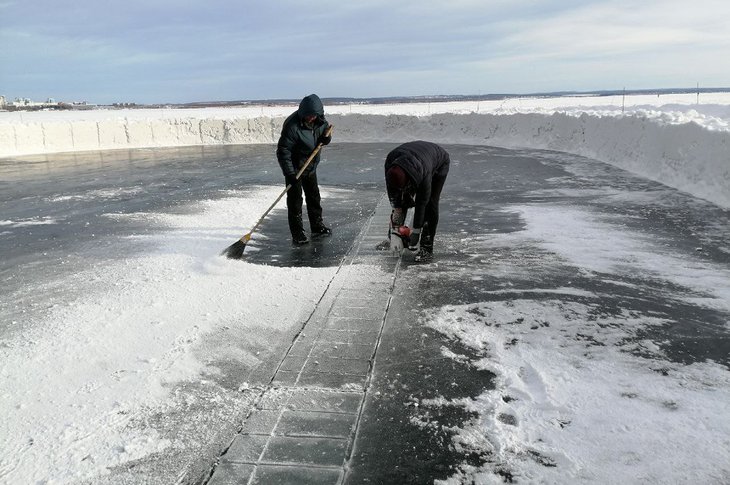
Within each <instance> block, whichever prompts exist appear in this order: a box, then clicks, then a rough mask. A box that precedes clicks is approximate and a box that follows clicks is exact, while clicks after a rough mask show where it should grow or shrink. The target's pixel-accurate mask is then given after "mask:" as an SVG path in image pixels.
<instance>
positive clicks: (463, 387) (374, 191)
mask: <svg viewBox="0 0 730 485" xmlns="http://www.w3.org/2000/svg"><path fill="white" fill-rule="evenodd" d="M391 148H393V145H377V144H362V145H359V144H341V145H338V144H336V143H333V145H332V146H331V147H328V148H327V152H326V159H325V161H324V162H323V165H322V166H321V169H320V172H319V173H320V176H319V179H320V184H321V185H322V186H323V187H330V188H335V189H336V188H343V189H347V190H344V191H342V192H336V194H337V195H335V196H334V197H332V198H330V199H326V200H324V201H323V205H324V210H325V219H326V221H327V222H328V223H329V224H330V225H331V226H332V228H333V230H334V234H333V236H332V237H330V238H320V239H316V240H314V241H313V242H312V244H309V245H307V246H304V247H300V248H296V247H293V246H292V245H291V243H290V241H289V236H288V231H287V230H286V219H285V218H286V215H285V211H279V212H276V213H274V214H272V217H271V219H270V223H267V224H265V225H264V226H263V227H262V229H261V233H262V234H263V235H264V236H266V237H263V238H261V240H260V241H257V242H255V243H254V244H256V248H257V251H252V252H251V253H250V254H248V255H247V256H246V258H247V261H249V262H252V263H255V264H267V265H280V266H294V267H297V266H337V267H338V268H340V269H339V270H338V273H337V276H336V277H335V279H334V280H333V282H332V283H331V284H330V287H329V288H328V290H327V292H326V294H325V295H323V299H322V302H321V303H320V305H318V308H317V310H316V311H315V313H314V314H313V315H312V317H311V318H310V319H309V320H308V321H307V323H306V324H305V326H304V327H303V328H302V329H297V330H296V331H295V332H294V333H292V334H291V335H288V336H284V337H283V339H282V342H281V343H279V344H277V345H275V346H273V347H272V349H271V351H270V352H269V353H268V354H267V355H266V358H264V359H263V361H262V363H261V364H260V365H259V366H258V367H257V368H255V369H249V370H248V371H249V372H250V374H249V379H250V380H251V382H253V383H254V384H257V385H259V386H260V387H259V388H258V389H257V391H256V392H257V394H256V395H252V396H249V399H247V400H243V401H242V402H241V407H240V410H239V413H238V415H237V416H235V417H232V418H231V419H232V420H234V421H235V420H237V419H242V422H243V425H242V426H241V427H240V429H235V428H236V427H235V426H228V427H227V428H225V429H224V430H223V431H221V432H220V433H218V434H217V435H216V436H214V437H211V438H210V441H211V443H213V445H211V446H210V447H208V448H206V450H207V451H206V452H207V453H208V455H207V456H202V457H200V456H199V457H196V458H195V459H194V460H193V461H194V462H195V463H194V464H193V465H190V466H189V468H190V473H189V474H188V475H187V478H185V480H187V481H188V482H189V483H195V482H197V483H210V484H218V485H219V484H226V483H348V484H355V483H433V481H434V480H436V479H445V478H447V477H449V476H450V475H451V474H452V473H453V472H454V470H455V467H456V466H457V465H460V464H464V463H467V464H471V465H475V466H479V465H481V464H484V463H486V462H487V461H488V456H486V455H485V454H484V453H483V452H470V453H465V452H463V451H458V450H456V449H455V448H454V447H453V446H449V443H450V440H451V437H452V435H453V433H454V431H453V430H454V429H456V428H459V427H461V426H463V425H464V424H465V423H466V422H468V421H469V420H470V419H471V418H473V415H471V414H470V413H469V412H467V411H465V410H463V409H459V408H455V407H444V408H441V409H440V410H439V411H435V412H436V413H437V414H435V415H432V416H431V422H432V423H436V424H434V425H433V426H416V425H414V423H413V418H414V416H416V413H415V412H414V406H413V405H411V404H413V403H417V402H419V401H420V400H423V399H428V398H438V397H443V398H446V399H458V398H460V397H476V396H478V395H479V394H480V393H481V392H482V391H483V390H484V389H488V388H490V387H491V386H493V377H494V376H493V375H492V374H490V373H489V372H487V371H483V370H478V369H476V368H475V367H474V366H473V365H471V364H470V362H469V360H464V361H458V360H454V359H447V358H445V357H444V356H443V352H442V349H443V348H444V347H446V348H448V349H449V350H450V351H452V352H454V353H456V354H461V355H465V356H467V357H473V359H477V358H478V356H476V355H473V351H471V350H470V349H468V348H465V347H464V346H463V345H461V344H459V343H458V342H455V341H448V340H446V339H444V337H443V336H441V335H439V334H437V333H436V332H434V331H433V330H430V329H428V328H425V327H423V326H422V325H421V324H420V323H419V317H421V316H423V315H427V314H429V313H430V312H433V311H435V310H436V309H438V308H440V307H442V306H443V305H446V304H451V305H462V304H469V303H477V302H483V301H490V300H491V299H494V298H496V297H495V296H494V295H495V291H499V290H503V289H505V288H509V289H510V291H512V292H514V293H515V295H517V296H519V292H520V290H521V289H524V291H525V292H526V293H527V292H529V291H530V290H531V289H533V288H542V289H550V288H562V287H566V286H569V287H572V288H575V289H578V290H585V291H591V292H596V293H600V294H602V295H607V296H605V297H604V298H603V300H602V301H601V306H602V311H603V312H605V313H608V314H618V313H620V312H623V311H629V312H632V311H635V312H640V313H651V314H652V315H655V316H657V317H658V318H666V319H668V320H671V321H672V322H674V323H673V324H672V325H669V326H662V327H651V328H647V329H644V330H641V331H640V332H639V333H638V334H637V335H635V337H634V338H636V340H637V341H640V340H644V339H650V340H652V341H654V342H655V343H656V345H658V346H659V347H661V349H662V350H663V351H664V354H665V355H666V358H667V359H669V360H671V361H675V362H681V363H692V362H704V361H714V362H717V363H720V364H722V365H724V366H727V367H729V368H730V357H729V356H730V336H729V335H728V330H727V322H728V314H727V313H726V312H724V311H723V310H713V309H711V308H707V307H703V306H700V305H696V304H692V303H690V302H688V301H680V300H668V299H667V298H666V293H665V292H664V291H663V290H666V289H667V288H666V287H667V285H669V283H667V282H665V281H659V280H656V279H654V278H652V277H651V276H650V275H647V274H644V273H642V272H641V271H637V272H635V273H633V274H632V273H628V274H624V275H620V276H617V275H612V277H611V278H610V279H607V278H600V277H596V275H595V274H592V275H587V274H585V273H584V272H581V271H577V270H576V268H575V267H571V266H570V265H568V264H566V265H564V266H562V267H558V268H554V269H552V270H550V271H532V270H531V268H532V267H533V266H534V263H535V262H536V261H539V260H540V258H543V257H544V256H545V254H544V250H543V249H540V248H537V247H534V248H525V247H520V248H510V247H503V248H497V249H495V250H493V251H492V252H490V253H484V252H483V249H482V248H481V247H480V246H479V245H474V244H471V242H470V241H471V240H473V238H474V237H476V236H484V235H489V234H509V233H516V232H519V231H521V230H522V229H524V221H522V220H521V219H520V218H519V217H518V215H517V214H516V213H515V212H513V211H508V210H504V209H505V208H507V207H510V206H516V205H517V206H519V205H530V206H537V207H539V206H542V205H545V204H550V205H551V206H561V205H562V206H565V207H580V208H581V209H582V210H585V211H588V212H590V213H594V214H596V217H599V216H610V217H613V218H617V219H620V220H621V221H622V224H623V227H626V229H627V230H631V231H635V232H638V233H642V234H645V235H646V236H647V237H648V238H654V239H656V240H661V241H663V242H664V244H667V245H671V247H672V248H673V249H674V250H676V251H677V252H679V253H680V254H681V253H686V254H687V255H688V257H690V255H691V257H693V258H699V259H700V260H702V261H703V262H705V263H706V264H708V265H711V266H714V267H717V268H720V269H722V270H727V269H729V268H730V251H729V250H728V241H730V212H729V211H727V210H722V209H720V208H718V207H716V206H713V205H712V204H709V203H706V202H704V201H702V200H699V199H696V198H693V197H691V196H688V195H686V194H682V193H680V192H677V191H675V190H672V189H669V188H667V187H665V186H662V185H660V184H656V183H654V182H651V181H647V180H645V179H640V178H637V177H634V176H633V175H631V174H629V173H627V172H624V171H621V170H618V169H615V168H613V167H610V166H607V165H605V164H602V163H599V162H596V161H592V160H587V159H583V158H580V157H574V156H569V155H565V154H561V153H557V152H548V151H538V150H505V149H498V148H490V147H475V146H462V145H455V146H448V145H447V146H445V148H447V150H448V151H449V152H450V154H451V157H452V160H453V166H452V168H451V172H450V174H449V178H448V180H447V184H446V187H445V189H444V193H443V198H442V206H441V214H442V217H441V222H440V225H439V232H438V235H437V239H436V243H435V254H436V258H435V261H434V263H432V264H428V265H418V264H415V263H413V262H412V260H411V258H412V255H411V254H410V253H406V254H404V256H403V257H402V259H401V260H397V259H395V258H392V257H390V256H389V255H386V254H382V253H377V252H376V251H374V249H373V248H374V245H375V243H376V242H377V241H378V240H380V239H382V237H381V236H383V235H384V233H385V230H386V227H387V223H386V219H385V217H387V212H388V208H387V203H386V201H385V200H384V198H383V182H382V169H381V167H382V161H383V160H384V158H385V155H386V154H387V152H388V151H389V150H390V149H391ZM272 153H273V147H271V146H235V147H209V148H189V149H171V150H135V151H129V152H127V151H122V152H105V153H97V154H79V155H54V156H48V157H36V158H32V157H26V158H25V159H24V162H23V163H24V164H25V165H24V166H20V165H19V163H18V162H16V161H13V160H0V188H1V189H2V190H1V191H0V194H1V195H0V210H2V214H3V216H2V219H9V220H22V219H28V218H33V217H36V218H37V217H49V218H59V219H61V218H62V219H63V220H64V221H65V222H66V224H65V225H64V226H62V227H61V228H59V226H58V225H49V226H43V225H40V226H33V227H32V230H28V229H27V228H9V229H8V228H6V229H4V230H3V235H2V251H3V258H2V260H1V261H0V275H2V276H1V277H0V279H1V281H2V282H3V285H4V286H6V288H8V289H9V290H18V289H19V288H22V287H23V286H24V285H26V284H29V283H32V282H33V281H37V280H40V279H44V278H50V277H54V278H63V277H64V274H70V273H71V272H73V271H74V268H75V267H78V266H77V265H82V264H88V261H89V260H95V261H104V260H105V258H124V257H127V256H129V255H130V254H131V253H133V252H144V250H145V248H144V245H143V243H140V245H139V246H134V247H130V248H127V251H130V253H129V254H124V253H119V252H109V251H108V250H106V249H105V246H104V245H103V244H100V243H99V241H104V240H110V239H113V237H114V236H118V235H124V234H130V233H146V232H153V231H156V230H159V229H158V228H155V227H149V226H147V227H144V226H135V225H134V223H132V222H120V223H114V224H112V223H109V222H108V220H106V219H104V218H103V217H101V215H102V214H105V213H109V212H123V213H124V212H134V211H140V210H145V211H151V210H156V211H169V212H174V211H176V210H181V209H180V208H181V207H183V206H184V205H185V204H186V203H187V202H191V201H195V200H201V199H206V198H214V197H217V196H220V195H219V194H220V191H222V190H226V189H231V188H237V189H238V188H245V187H246V186H247V185H252V184H277V183H280V182H281V181H280V180H279V179H280V174H279V171H278V166H276V165H275V162H272ZM90 160H93V162H91V163H90ZM139 185H144V186H145V187H146V188H147V189H146V190H145V191H144V192H134V193H130V194H129V195H127V196H121V197H114V198H109V199H102V202H99V200H98V199H97V200H95V201H92V202H87V201H83V200H78V199H74V198H69V199H59V197H58V195H59V194H63V193H65V192H69V193H72V192H78V191H79V190H81V189H83V190H85V191H89V190H104V189H114V188H119V187H133V186H139ZM353 188H355V189H356V190H350V189H353ZM547 189H549V190H547ZM606 191H609V192H610V191H615V192H617V193H618V192H620V193H629V194H642V196H641V197H628V198H615V197H613V198H612V197H596V196H595V193H596V192H604V193H605V192H606ZM88 222H91V223H92V224H91V225H92V227H93V231H91V230H89V229H88V227H89V226H88V224H87V223H88ZM555 224H560V221H559V220H556V221H555ZM69 252H72V253H73V254H74V255H76V257H77V258H78V259H77V260H76V262H75V263H73V262H72V263H71V264H65V265H62V266H61V265H52V264H43V263H47V262H49V261H51V262H52V261H54V260H55V259H60V258H61V257H62V255H63V257H66V258H68V253H69ZM504 259H509V260H511V261H512V262H514V263H515V264H516V265H517V266H518V267H519V268H521V269H522V270H523V271H519V272H515V273H514V274H510V275H506V276H505V277H504V278H496V277H493V276H492V277H486V278H485V277H484V275H493V274H494V272H493V269H494V267H495V265H496V264H498V263H499V261H500V260H504ZM75 265H76V266H75ZM361 265H373V266H375V267H378V268H379V269H380V270H382V274H385V275H388V276H387V277H383V276H382V275H379V276H373V277H372V280H371V281H369V280H367V277H366V279H365V280H364V279H363V277H362V276H353V274H351V271H353V268H357V267H359V266H361ZM637 287H638V288H640V290H639V291H637V290H636V288H637ZM61 296H62V295H61ZM532 297H533V298H534V295H532ZM553 297H554V296H553ZM23 298H24V299H21V301H13V302H9V301H3V302H2V303H1V305H2V306H0V312H2V314H3V315H4V316H5V317H7V318H8V319H11V318H13V317H14V316H15V315H17V312H19V311H22V309H24V308H26V309H27V308H33V307H34V305H40V304H42V302H43V301H44V299H45V298H48V295H27V296H25V297H23ZM575 298H576V299H579V298H580V297H579V296H576V297H575ZM21 330H22V329H19V328H17V327H14V328H12V329H11V328H2V329H0V335H10V334H11V333H12V332H18V331H21ZM636 352H641V351H640V349H638V348H637V350H636ZM315 362H316V364H315ZM327 362H328V363H329V365H330V368H329V370H326V371H323V370H322V369H323V367H321V366H323V365H325V363H327ZM315 366H316V367H315ZM221 368H225V363H221ZM343 369H344V370H343ZM222 429H223V427H222ZM216 449H217V450H218V452H217V453H214V450H216ZM302 449H308V450H317V451H316V453H313V454H312V453H309V454H307V453H301V450H302ZM297 450H298V451H297ZM216 455H217V456H216ZM158 459H159V460H161V461H162V462H164V460H165V458H164V457H158ZM178 465H179V463H178ZM154 468H155V464H154V463H147V464H146V465H145V466H141V467H140V470H150V469H154ZM163 468H164V467H163ZM178 471H179V470H178ZM122 475H124V477H125V478H124V480H125V481H124V483H134V482H135V481H136V480H137V479H139V481H138V483H143V482H144V479H142V478H140V476H139V475H135V472H133V471H129V470H126V471H124V472H122V471H119V474H118V476H122ZM135 477H136V478H135ZM505 479H506V480H508V479H509V476H508V473H507V472H505ZM110 483H111V482H110ZM120 483H121V482H120ZM160 483H163V482H160Z"/></svg>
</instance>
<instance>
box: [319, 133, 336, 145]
mask: <svg viewBox="0 0 730 485" xmlns="http://www.w3.org/2000/svg"><path fill="white" fill-rule="evenodd" d="M331 141H332V135H330V136H325V135H321V136H320V137H319V140H317V143H321V144H322V145H329V144H330V142H331Z"/></svg>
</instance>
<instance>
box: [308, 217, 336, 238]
mask: <svg viewBox="0 0 730 485" xmlns="http://www.w3.org/2000/svg"><path fill="white" fill-rule="evenodd" d="M312 235H313V236H331V235H332V229H330V228H329V227H327V226H325V225H324V222H322V221H319V222H317V223H315V224H312Z"/></svg>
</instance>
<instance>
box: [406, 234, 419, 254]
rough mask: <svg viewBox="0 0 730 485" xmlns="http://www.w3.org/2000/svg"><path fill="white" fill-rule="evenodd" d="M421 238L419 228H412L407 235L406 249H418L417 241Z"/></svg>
mask: <svg viewBox="0 0 730 485" xmlns="http://www.w3.org/2000/svg"><path fill="white" fill-rule="evenodd" d="M420 240H421V229H412V230H411V234H410V236H408V249H410V250H411V251H415V250H416V249H418V241H420Z"/></svg>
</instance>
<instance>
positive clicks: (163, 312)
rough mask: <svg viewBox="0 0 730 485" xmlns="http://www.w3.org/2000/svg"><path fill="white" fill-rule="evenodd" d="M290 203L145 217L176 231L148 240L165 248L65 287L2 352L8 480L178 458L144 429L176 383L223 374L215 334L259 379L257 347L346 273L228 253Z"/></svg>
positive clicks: (2, 452)
mask: <svg viewBox="0 0 730 485" xmlns="http://www.w3.org/2000/svg"><path fill="white" fill-rule="evenodd" d="M278 193H279V188H278V187H259V188H251V189H250V190H247V191H246V192H245V193H237V194H235V196H234V195H233V194H232V196H230V197H226V198H223V199H220V200H215V201H205V202H203V203H201V204H200V206H199V207H197V209H198V212H197V213H195V214H192V215H179V214H172V215H170V214H137V215H136V217H142V218H146V219H153V220H154V221H155V223H156V224H160V225H162V226H163V227H165V228H167V230H166V231H163V232H160V233H157V234H155V235H153V236H149V242H150V243H152V244H153V245H154V247H155V248H156V249H154V250H151V251H150V252H148V253H146V254H143V255H138V256H135V257H132V258H126V259H123V260H119V261H116V262H111V261H106V262H105V263H104V265H103V266H99V267H90V268H88V269H85V270H83V271H82V272H80V273H77V274H75V275H74V276H73V277H72V278H69V279H66V280H64V285H66V286H67V287H68V293H67V298H66V299H65V301H63V302H62V303H59V304H56V305H53V306H52V307H50V308H49V309H48V311H47V312H45V313H44V314H37V315H36V316H35V317H36V318H38V319H39V320H42V321H38V322H31V323H35V324H31V325H27V326H26V328H27V331H25V332H24V334H23V336H22V340H21V339H20V338H17V339H14V340H7V339H6V340H4V341H3V345H2V346H0V376H1V379H0V380H1V384H0V410H2V414H3V416H4V419H3V420H2V424H0V456H1V457H0V481H8V483H11V482H12V483H21V482H22V483H35V482H38V481H44V480H46V481H49V482H53V481H58V482H62V483H71V482H75V481H78V480H79V479H80V478H84V477H86V478H88V477H93V476H96V475H98V474H103V473H106V472H107V468H108V467H113V466H115V465H119V464H121V463H124V462H127V461H129V460H134V459H137V458H140V457H143V456H146V455H148V454H150V453H153V452H157V451H161V450H163V449H167V448H170V447H175V446H176V444H175V443H174V442H171V441H170V440H168V439H162V438H160V437H159V436H158V435H157V433H156V431H154V430H153V429H151V428H149V427H147V426H140V425H139V423H138V421H139V420H141V419H142V418H143V417H144V416H148V415H151V414H154V413H155V411H160V410H162V409H165V406H166V405H167V404H166V403H168V402H169V397H170V396H169V395H168V394H169V392H170V389H171V386H172V385H177V384H180V383H181V382H186V381H193V382H197V381H199V380H200V379H201V375H203V374H211V375H215V374H216V373H217V372H218V370H217V369H216V368H215V367H211V366H210V365H208V364H206V363H205V362H206V361H207V358H206V350H205V349H204V348H201V345H203V341H204V340H205V338H206V337H207V336H210V335H211V334H214V333H222V334H224V335H225V334H227V335H229V336H230V338H229V340H233V341H234V342H236V345H235V346H231V348H230V349H229V348H227V347H226V346H225V345H222V346H221V347H220V348H216V349H215V357H216V358H222V359H225V358H230V359H232V360H235V361H238V362H242V363H243V364H245V365H247V366H248V367H249V368H251V367H253V366H254V365H255V364H257V363H258V362H259V357H258V356H256V355H253V354H251V353H247V352H245V351H244V350H243V349H242V347H245V342H246V341H248V342H250V343H255V344H256V346H258V347H260V346H261V345H263V343H264V342H267V341H271V339H272V338H273V339H275V338H277V337H279V336H280V335H281V333H282V332H284V331H286V330H287V329H291V328H292V326H296V325H301V324H302V322H303V321H304V320H306V317H307V316H308V314H309V312H311V311H312V310H313V308H314V306H315V305H316V303H317V301H318V298H319V297H320V296H321V294H322V292H323V291H324V288H325V287H326V285H327V283H328V282H329V280H330V279H331V278H332V276H333V275H334V271H335V270H336V268H317V269H315V268H279V267H264V266H257V265H253V264H250V263H247V262H245V261H237V262H231V261H229V260H226V259H225V258H223V257H221V256H219V255H218V254H219V252H220V251H221V250H223V249H224V248H225V247H226V246H228V245H229V244H232V243H233V242H235V238H232V235H234V234H237V233H239V232H241V231H243V229H241V228H242V227H245V226H246V224H253V222H254V221H255V220H256V219H257V218H258V216H259V215H260V214H261V213H262V212H263V211H264V209H265V208H266V207H268V205H269V204H270V203H271V200H273V199H274V198H275V197H276V195H277V194H278ZM201 221H205V224H201ZM123 243H124V241H120V244H122V245H123ZM247 250H248V249H247ZM28 291H43V288H42V287H37V288H36V287H34V288H28ZM234 347H235V348H234ZM29 362H32V378H28V377H29V374H28V365H29ZM245 377H246V376H244V375H242V376H241V379H242V381H243V380H245ZM241 385H243V382H242V383H241ZM134 423H137V424H136V425H133V424H134Z"/></svg>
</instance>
